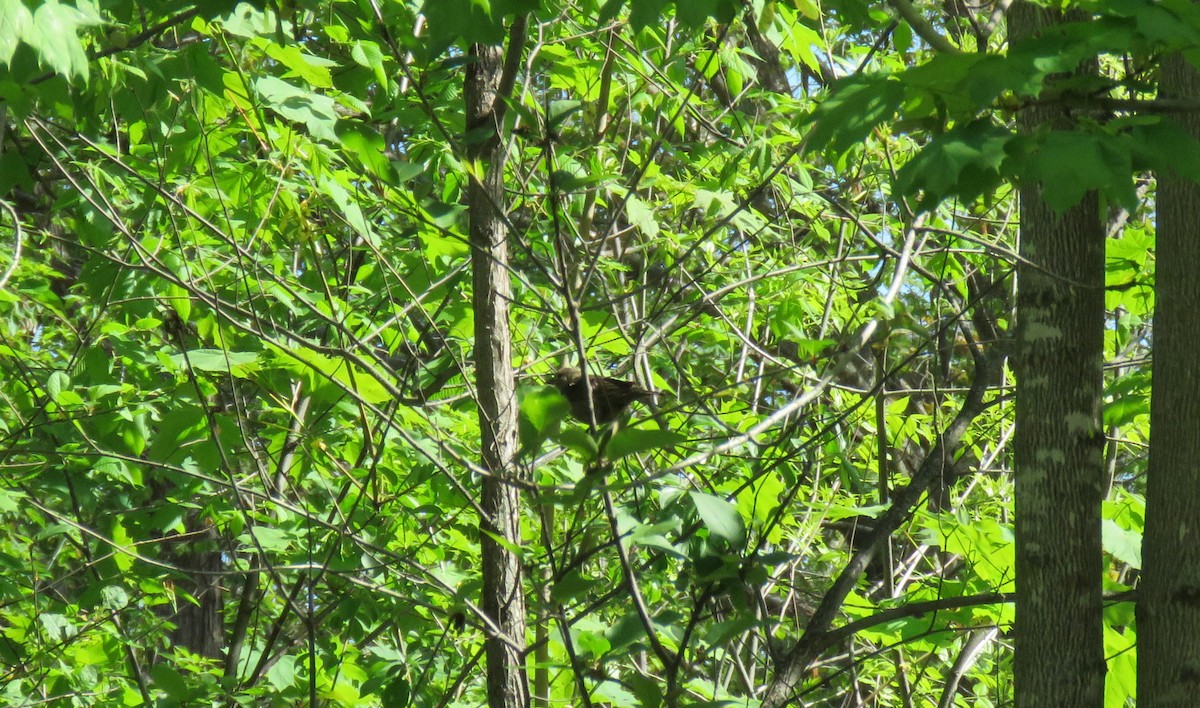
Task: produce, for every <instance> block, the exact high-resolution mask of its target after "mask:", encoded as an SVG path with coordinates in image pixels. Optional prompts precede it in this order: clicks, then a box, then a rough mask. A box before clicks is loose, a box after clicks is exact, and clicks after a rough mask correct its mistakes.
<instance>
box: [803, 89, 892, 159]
mask: <svg viewBox="0 0 1200 708" xmlns="http://www.w3.org/2000/svg"><path fill="white" fill-rule="evenodd" d="M903 99H904V85H903V84H901V83H900V82H899V81H897V80H896V79H895V78H894V77H892V76H855V77H852V78H849V79H843V80H841V81H839V82H838V83H836V84H835V85H834V86H833V88H832V89H831V90H830V94H829V96H828V97H827V98H826V99H825V100H824V101H821V103H820V104H819V105H818V106H817V108H816V109H815V110H814V111H813V112H812V115H811V116H810V117H809V120H810V121H811V122H812V123H813V127H812V130H811V131H810V132H809V134H808V150H809V151H810V152H815V151H817V150H820V149H822V148H824V147H829V148H830V149H831V150H833V152H834V153H836V154H841V153H844V152H846V151H847V150H849V149H850V148H852V147H854V146H855V145H860V144H861V143H862V142H863V141H864V140H866V138H867V136H869V135H870V134H871V132H872V131H873V130H875V128H876V127H877V126H878V125H879V124H880V123H882V122H884V121H886V120H888V119H890V118H892V117H893V116H894V115H895V114H896V111H897V109H898V108H899V107H900V102H901V101H902V100H903Z"/></svg>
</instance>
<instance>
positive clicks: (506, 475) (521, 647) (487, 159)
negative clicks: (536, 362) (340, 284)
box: [466, 45, 529, 708]
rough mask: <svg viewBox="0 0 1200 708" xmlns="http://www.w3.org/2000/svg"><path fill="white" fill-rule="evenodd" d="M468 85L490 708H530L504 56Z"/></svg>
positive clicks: (473, 68) (482, 50)
mask: <svg viewBox="0 0 1200 708" xmlns="http://www.w3.org/2000/svg"><path fill="white" fill-rule="evenodd" d="M468 61H469V63H468V65H467V78H466V102H467V124H466V140H467V157H468V158H469V159H470V161H471V162H472V164H474V165H478V166H479V167H480V168H481V170H482V172H481V173H480V174H478V175H477V176H476V177H477V178H472V179H471V183H470V186H469V187H468V190H467V200H468V209H469V212H470V218H471V262H472V268H473V270H474V308H475V385H476V394H477V397H478V403H479V428H480V443H481V444H482V448H483V449H482V460H483V466H484V468H486V469H487V470H488V472H489V475H488V476H486V477H484V479H483V496H482V499H481V505H480V506H481V508H482V513H483V518H481V519H480V520H479V530H480V547H481V549H482V556H483V603H482V604H483V610H484V612H485V613H486V615H487V616H488V619H489V620H490V622H491V626H490V627H487V628H485V631H486V632H487V642H486V655H487V684H488V704H489V705H490V706H492V707H493V708H501V707H504V708H524V707H525V706H527V705H529V685H528V681H527V679H526V674H525V665H524V663H525V596H524V594H523V593H524V587H523V582H522V569H521V559H520V557H519V556H518V555H517V554H515V553H513V552H512V551H511V550H509V549H510V548H512V547H516V546H519V545H520V543H521V517H520V512H521V500H520V496H519V494H518V488H517V487H516V485H514V484H513V482H514V481H515V480H514V475H515V474H516V469H515V467H514V465H513V462H514V460H515V458H516V454H517V399H516V394H515V385H514V374H513V368H512V337H511V333H510V330H509V322H508V316H509V308H508V303H509V301H510V300H511V299H512V284H511V282H510V281H509V268H508V242H507V233H506V229H505V227H504V220H503V218H502V215H501V213H500V209H502V208H503V204H504V160H505V149H504V143H503V142H502V141H501V139H500V131H501V123H502V121H501V115H502V112H503V101H502V100H501V96H500V93H499V92H500V90H501V83H502V81H501V79H502V76H503V74H504V61H503V52H502V51H501V48H500V47H497V46H483V45H475V46H473V47H472V48H471V52H470V56H469V57H468Z"/></svg>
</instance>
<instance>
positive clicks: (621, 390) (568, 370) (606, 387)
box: [550, 366, 657, 425]
mask: <svg viewBox="0 0 1200 708" xmlns="http://www.w3.org/2000/svg"><path fill="white" fill-rule="evenodd" d="M550 383H551V385H553V386H554V387H555V388H557V389H558V392H559V393H561V394H562V395H563V398H565V399H567V402H568V403H570V404H571V415H573V416H575V418H576V419H578V420H581V421H583V422H584V423H591V422H592V416H591V415H589V413H588V395H587V389H586V388H585V387H584V385H583V373H582V372H581V371H579V369H576V368H575V367H573V366H564V367H563V368H561V369H559V370H558V373H557V374H555V375H554V378H552V379H551V381H550ZM588 383H589V384H591V387H592V411H593V412H594V413H595V414H596V418H595V422H596V423H597V424H598V425H602V424H604V423H611V422H612V421H614V420H616V419H617V417H618V416H620V415H621V413H622V412H624V411H625V408H626V407H628V406H629V404H630V403H633V402H634V401H653V400H654V397H655V396H656V395H657V394H655V393H654V392H653V391H647V390H646V389H644V388H642V387H641V386H640V385H639V384H638V383H636V382H634V381H622V380H620V379H613V378H609V377H607V376H588Z"/></svg>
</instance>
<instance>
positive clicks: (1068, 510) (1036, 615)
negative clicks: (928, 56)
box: [1009, 2, 1106, 708]
mask: <svg viewBox="0 0 1200 708" xmlns="http://www.w3.org/2000/svg"><path fill="white" fill-rule="evenodd" d="M1063 19H1064V18H1063V16H1062V15H1060V14H1057V13H1054V12H1051V11H1047V10H1044V9H1041V8H1038V7H1036V6H1034V5H1031V4H1029V3H1025V2H1019V3H1015V4H1014V5H1013V7H1012V10H1011V11H1010V15H1009V38H1010V41H1018V40H1019V39H1022V38H1026V37H1029V36H1031V35H1034V34H1036V33H1038V32H1040V31H1042V30H1043V29H1045V28H1047V27H1049V26H1051V25H1053V24H1055V23H1058V22H1061V21H1063ZM1094 70H1095V69H1094V63H1093V64H1092V65H1091V66H1085V67H1083V68H1082V69H1081V71H1085V72H1086V71H1094ZM1073 124H1074V122H1073V119H1072V118H1071V116H1070V115H1069V114H1068V113H1067V112H1066V111H1065V109H1063V108H1062V107H1060V106H1056V105H1054V104H1053V102H1046V103H1040V104H1035V105H1031V106H1028V107H1026V108H1025V109H1024V110H1022V111H1021V114H1020V117H1019V125H1020V128H1021V130H1022V131H1023V132H1025V133H1034V132H1036V131H1038V130H1039V129H1045V128H1047V127H1052V128H1057V129H1070V128H1071V127H1072V126H1073ZM1020 198H1021V246H1020V254H1021V256H1022V258H1023V259H1024V260H1023V261H1022V263H1021V265H1020V266H1019V268H1018V271H1017V274H1018V287H1017V317H1018V320H1019V321H1018V326H1017V362H1016V373H1017V389H1016V390H1017V402H1016V434H1015V438H1014V466H1015V476H1016V492H1015V495H1016V544H1017V558H1016V565H1017V567H1016V581H1017V593H1016V594H1017V611H1016V655H1015V665H1014V686H1015V693H1016V705H1017V707H1018V708H1023V707H1028V708H1044V707H1045V706H1057V707H1059V708H1068V707H1070V706H1101V705H1103V702H1104V672H1105V662H1104V643H1103V633H1102V623H1101V620H1102V617H1101V613H1102V596H1101V581H1102V578H1103V555H1102V548H1101V536H1100V504H1101V501H1102V499H1103V495H1104V488H1105V483H1106V479H1105V470H1104V455H1103V453H1104V434H1103V429H1102V427H1101V417H1100V405H1101V393H1102V388H1103V379H1102V368H1101V366H1102V363H1103V354H1104V351H1103V346H1104V224H1103V221H1102V219H1101V215H1100V206H1099V200H1098V198H1097V196H1096V195H1095V193H1089V194H1088V195H1087V196H1086V197H1085V198H1084V199H1083V201H1082V203H1080V204H1078V205H1077V206H1075V207H1073V208H1071V209H1069V210H1068V211H1066V212H1065V213H1063V214H1057V213H1055V212H1054V211H1053V210H1051V208H1050V207H1049V206H1048V205H1047V204H1046V203H1045V201H1044V200H1043V199H1042V185H1040V184H1038V183H1036V182H1033V181H1028V182H1026V183H1024V184H1022V185H1021V192H1020Z"/></svg>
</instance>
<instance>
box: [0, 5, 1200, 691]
mask: <svg viewBox="0 0 1200 708" xmlns="http://www.w3.org/2000/svg"><path fill="white" fill-rule="evenodd" d="M1078 6H1079V7H1080V8H1082V9H1084V10H1086V11H1087V12H1089V13H1090V16H1089V21H1086V22H1079V23H1074V24H1067V25H1064V26H1063V27H1062V28H1061V30H1060V31H1057V32H1053V33H1048V34H1047V35H1045V36H1043V37H1040V38H1037V39H1036V40H1034V41H1030V42H1027V43H1024V44H1022V45H1020V46H1011V47H1010V46H1008V44H1007V41H1006V38H1005V34H1004V26H1003V8H1002V7H991V6H984V7H975V6H968V5H966V4H962V3H946V4H945V5H943V4H940V3H921V4H917V5H915V6H914V5H911V4H909V3H908V2H907V0H897V1H896V2H893V3H890V4H883V3H862V2H857V1H855V0H836V1H835V2H833V3H831V4H827V5H824V6H819V5H817V4H815V3H811V2H807V1H806V0H795V1H793V2H783V1H780V0H769V1H759V2H747V3H745V4H744V5H743V4H742V3H735V2H733V1H732V0H707V1H696V2H692V1H690V0H689V1H687V2H685V1H684V0H680V1H679V2H678V3H670V2H665V0H629V2H621V1H620V0H609V1H608V2H603V3H601V2H597V1H596V0H578V1H576V2H548V1H541V2H539V1H538V0H504V1H501V0H495V1H494V2H491V3H486V2H471V1H468V0H430V1H429V2H426V3H425V4H424V6H422V5H421V4H419V3H413V2H379V3H356V2H331V3H312V2H297V3H278V4H277V5H276V4H261V3H242V4H237V5H233V4H230V3H218V2H212V3H180V2H175V1H173V0H164V1H162V2H154V3H128V2H120V1H113V2H107V1H101V2H94V3H87V2H79V3H78V4H76V5H68V4H61V3H58V2H53V1H50V2H43V3H35V2H20V1H19V0H0V111H2V113H0V115H2V117H3V121H0V131H3V133H0V210H2V220H0V223H2V224H3V231H2V232H0V234H2V236H3V238H4V241H5V244H6V246H8V248H7V249H6V250H5V251H4V252H3V258H2V261H0V268H2V272H0V284H2V285H3V289H0V367H2V368H0V372H2V376H0V396H2V401H3V404H2V405H0V469H2V471H3V480H4V483H3V485H0V517H2V520H3V523H2V525H0V528H2V531H0V567H2V569H3V570H2V572H0V677H2V678H0V685H2V686H3V689H2V693H3V700H4V701H5V702H8V703H12V704H14V705H22V704H31V703H36V702H39V701H62V702H63V703H64V704H65V703H66V702H68V701H70V702H74V703H78V704H90V703H95V702H104V703H121V702H123V703H126V704H130V705H134V704H139V703H141V702H143V701H145V702H151V701H162V702H164V703H168V704H170V703H174V704H179V703H184V702H187V703H189V704H199V703H206V702H215V701H218V700H220V701H224V700H230V701H233V702H236V703H240V704H244V705H266V704H271V705H296V704H297V703H298V702H304V701H311V700H320V701H324V702H328V703H330V704H344V705H361V704H366V705H406V704H408V703H412V704H419V705H478V704H480V703H482V702H483V701H484V700H485V685H484V683H483V682H482V680H481V676H482V670H481V664H482V661H483V657H482V647H483V637H484V636H485V633H486V632H487V631H488V629H487V622H486V618H485V617H484V616H483V613H482V612H481V611H480V606H481V603H480V597H479V596H480V590H481V580H480V575H479V564H480V540H479V532H478V527H479V514H478V489H479V486H480V481H481V478H482V476H483V475H486V474H488V470H485V469H483V468H482V467H481V466H480V464H479V458H480V451H479V445H480V442H479V441H480V430H479V423H478V417H477V410H476V406H475V403H474V400H475V395H476V392H477V389H476V386H477V382H476V379H475V377H474V374H473V368H474V367H473V362H472V358H471V357H472V337H473V331H474V330H473V322H474V316H475V313H474V312H473V310H472V307H471V288H472V278H471V269H470V255H471V253H470V246H469V245H468V240H467V236H466V233H467V230H466V229H467V207H466V205H465V203H464V199H465V192H466V185H467V184H468V183H469V182H470V180H471V179H473V178H478V170H479V166H478V165H477V164H473V163H472V162H471V161H470V160H468V159H467V158H466V155H467V154H468V150H467V148H468V146H469V145H470V144H471V143H472V141H474V140H479V139H480V136H479V135H477V134H472V133H470V132H468V131H466V129H465V121H464V108H463V73H464V62H465V59H464V57H465V56H466V54H465V47H467V46H468V45H469V44H470V43H472V42H488V43H501V44H503V45H504V46H505V48H506V51H507V52H508V56H509V57H511V58H512V60H513V64H512V66H513V67H514V69H515V73H514V79H515V82H514V86H513V89H512V93H511V96H510V97H509V98H508V102H509V103H508V112H507V119H506V123H505V125H504V126H503V130H504V133H503V139H504V140H506V141H507V143H508V146H509V151H510V154H509V160H508V163H507V164H508V167H507V172H506V174H505V187H506V193H507V199H508V203H507V204H503V205H496V206H497V208H500V209H502V211H503V213H504V216H505V219H506V223H507V227H508V233H509V249H510V253H511V257H512V259H513V260H512V265H511V275H512V282H513V289H514V294H513V300H512V303H511V306H512V308H513V316H512V325H513V338H514V352H515V355H514V361H513V362H512V364H513V366H514V367H516V368H517V370H518V378H519V381H520V383H521V386H520V390H519V397H520V406H521V413H522V418H521V425H522V428H521V432H522V435H521V443H522V450H521V453H520V457H519V460H518V465H519V467H520V471H521V493H522V499H523V503H524V509H525V513H524V514H523V516H522V518H521V528H522V537H523V543H522V545H521V546H520V548H519V552H520V554H521V556H522V558H523V560H524V564H525V568H526V575H527V588H526V591H527V592H526V595H527V597H528V604H529V623H530V627H531V631H530V636H529V637H527V638H525V639H526V641H527V642H528V645H529V647H530V655H529V656H530V658H529V668H530V673H531V676H535V683H538V681H537V680H536V679H537V677H538V675H540V677H541V682H540V688H539V689H537V690H535V695H547V696H549V697H550V698H551V699H552V700H556V701H559V702H560V704H575V705H584V704H588V703H589V702H590V704H595V705H658V704H661V703H663V702H664V701H665V702H669V703H679V704H684V705H698V704H703V703H704V702H706V701H711V702H721V701H733V702H734V703H736V704H738V705H744V704H746V702H747V701H751V702H752V701H754V700H757V699H759V698H761V697H762V695H763V690H764V688H765V687H766V686H767V685H769V684H770V683H771V681H772V680H774V679H775V678H776V674H777V670H778V669H779V667H780V666H781V665H784V664H785V663H787V661H788V657H794V656H799V655H801V654H803V653H804V652H811V655H812V657H813V658H812V660H811V661H806V662H804V668H805V669H806V672H805V673H804V676H803V680H802V682H801V684H800V685H799V687H798V688H797V695H798V696H799V697H800V698H801V699H802V700H804V701H806V702H809V703H811V704H814V705H825V704H830V705H835V704H838V703H840V702H842V701H845V702H847V704H854V705H859V704H861V705H912V704H922V705H924V704H938V703H939V701H940V702H941V703H940V704H941V705H955V704H957V705H972V706H989V705H1003V704H1006V703H1010V702H1011V700H1012V695H1011V682H1012V678H1011V671H1012V656H1011V644H1010V642H1009V641H1008V635H1007V631H1008V630H1009V629H1010V626H1011V621H1012V612H1013V608H1012V605H1011V604H1010V600H1011V596H1010V593H1011V592H1012V590H1013V582H1014V577H1013V553H1014V551H1013V542H1012V531H1011V512H1012V499H1011V477H1010V474H1009V473H1010V471H1011V470H1010V463H1011V449H1010V442H1011V438H1012V431H1013V423H1012V421H1013V411H1012V400H1011V396H1010V395H1009V394H1010V391H1011V384H1012V377H1011V370H1010V368H1009V361H1008V357H1009V354H1010V350H1009V342H1010V340H1011V333H1012V329H1013V321H1014V320H1013V303H1014V300H1013V291H1014V287H1015V286H1014V282H1013V278H1012V274H1013V271H1014V268H1015V265H1016V256H1015V249H1016V246H1015V244H1016V227H1017V224H1016V213H1015V210H1016V206H1015V199H1014V191H1013V184H1014V183H1018V182H1020V181H1021V180H1038V181H1041V182H1042V184H1043V185H1044V188H1045V192H1046V199H1047V201H1048V202H1050V203H1051V204H1052V205H1054V206H1057V207H1060V208H1065V207H1067V206H1071V205H1073V204H1075V203H1077V202H1078V201H1079V200H1080V199H1081V198H1082V196H1083V194H1084V193H1085V192H1087V191H1088V190H1097V191H1098V192H1099V193H1100V194H1101V195H1102V197H1103V200H1104V208H1105V214H1106V216H1107V218H1108V221H1109V224H1110V239H1109V240H1108V243H1107V279H1108V283H1107V285H1108V288H1107V294H1106V297H1107V303H1106V304H1107V307H1108V310H1109V314H1110V317H1111V319H1110V321H1109V323H1108V327H1107V330H1106V333H1105V336H1106V352H1107V355H1108V366H1107V372H1108V373H1107V380H1106V384H1107V392H1108V400H1107V402H1106V408H1105V411H1104V416H1105V418H1104V420H1105V424H1106V426H1107V433H1108V436H1107V437H1108V448H1107V460H1108V463H1109V469H1110V471H1111V476H1112V478H1111V488H1110V490H1109V495H1108V500H1107V502H1106V504H1105V519H1104V522H1103V523H1104V532H1105V534H1104V542H1105V550H1106V553H1107V554H1108V557H1107V560H1108V567H1107V572H1106V574H1105V578H1104V581H1105V583H1106V587H1107V589H1108V590H1110V591H1111V592H1113V593H1118V592H1120V591H1123V590H1125V589H1127V588H1128V587H1129V586H1130V585H1131V584H1132V579H1133V574H1134V573H1136V571H1137V569H1138V568H1139V567H1140V537H1141V530H1142V519H1143V510H1144V505H1143V502H1142V497H1141V491H1142V489H1143V487H1142V473H1143V471H1144V469H1145V445H1146V442H1147V439H1148V423H1147V415H1148V412H1149V406H1148V387H1149V370H1148V367H1147V366H1146V357H1147V351H1148V335H1149V327H1148V322H1149V318H1150V314H1151V312H1152V310H1153V305H1154V297H1153V289H1152V286H1153V270H1154V261H1153V255H1152V247H1153V243H1154V229H1153V224H1152V223H1150V222H1149V221H1148V220H1147V216H1148V215H1150V214H1152V212H1153V203H1154V202H1153V199H1154V183H1153V181H1152V179H1150V178H1149V177H1148V176H1147V175H1148V171H1149V170H1171V171H1174V172H1177V173H1179V174H1181V175H1183V176H1185V177H1195V176H1197V172H1196V171H1197V170H1200V159H1197V158H1198V157H1200V155H1198V148H1197V147H1196V145H1195V143H1193V142H1192V141H1190V140H1189V139H1187V138H1186V137H1185V136H1184V134H1183V133H1182V131H1181V130H1180V129H1179V128H1177V127H1176V126H1175V124H1174V123H1173V122H1172V121H1171V119H1170V113H1169V112H1168V111H1166V110H1157V109H1156V108H1155V107H1154V106H1151V105H1150V104H1151V103H1152V102H1151V101H1150V99H1152V98H1154V91H1155V85H1154V81H1155V75H1154V70H1155V67H1156V62H1157V61H1158V57H1159V56H1160V55H1161V54H1162V53H1163V52H1165V51H1169V50H1176V49H1189V48H1193V47H1195V46H1197V44H1200V34H1198V33H1200V19H1198V18H1197V16H1196V10H1195V9H1193V8H1192V7H1191V6H1190V4H1188V3H1174V2H1165V3H1151V2H1141V1H1139V0H1123V1H1121V2H1116V1H1114V2H1087V3H1080V4H1078ZM526 13H528V14H529V24H528V29H527V30H526V32H525V33H524V35H523V36H522V37H520V41H519V42H518V43H517V44H516V45H515V46H514V45H513V40H512V37H513V36H515V35H510V34H509V32H508V28H509V27H510V26H512V25H513V24H514V18H516V17H518V16H521V15H524V14H526ZM1095 56H1100V57H1101V71H1100V74H1099V75H1098V76H1097V77H1094V80H1092V81H1091V82H1089V83H1083V82H1079V84H1080V85H1071V86H1067V87H1065V88H1061V87H1060V88H1061V93H1060V94H1058V95H1057V96H1056V98H1055V99H1039V100H1061V101H1064V102H1070V103H1071V104H1072V105H1077V106H1078V111H1079V112H1080V114H1081V115H1082V116H1083V117H1084V118H1083V121H1082V123H1083V127H1082V128H1081V129H1079V130H1074V131H1051V130H1047V131H1044V132H1042V133H1040V134H1034V135H1022V134H1019V133H1017V132H1016V131H1015V130H1014V129H1013V116H1014V111H1016V110H1018V109H1019V108H1020V107H1021V106H1022V105H1023V104H1024V103H1026V102H1028V101H1031V100H1034V99H1033V98H1032V97H1034V96H1038V95H1039V94H1040V93H1041V90H1042V88H1043V86H1044V85H1045V84H1046V83H1047V82H1048V81H1050V77H1051V76H1052V75H1054V74H1055V73H1057V72H1064V71H1069V70H1070V69H1073V68H1074V67H1075V66H1077V65H1078V64H1079V63H1080V62H1081V61H1083V60H1084V59H1086V58H1091V57H1095ZM581 363H585V364H586V365H587V367H588V370H589V371H590V372H591V373H592V374H594V375H596V376H613V377H617V378H621V379H627V380H633V379H636V380H639V381H641V382H642V385H644V386H646V387H647V388H652V389H654V390H657V391H660V392H661V393H660V394H659V396H658V397H657V401H656V402H653V403H651V404H649V405H647V404H644V403H638V404H635V405H634V406H633V407H632V409H631V411H632V419H631V420H627V421H626V422H625V424H624V425H622V426H620V427H619V429H617V430H615V431H614V430H613V429H611V428H608V427H604V428H603V429H601V430H589V426H587V425H583V424H580V423H579V422H577V421H575V420H573V419H571V418H568V417H566V414H567V405H566V403H565V402H564V401H563V399H562V398H561V396H559V395H557V394H556V393H555V392H554V389H553V388H551V387H549V386H547V385H546V382H547V380H548V379H549V377H550V376H551V374H552V373H553V372H555V371H556V370H557V369H558V368H559V367H560V366H561V365H563V364H570V365H576V366H578V365H580V364H581ZM888 509H890V510H892V511H891V512H888V513H892V514H893V515H894V517H888V516H887V513H885V510H888ZM893 521H894V524H892V522H893ZM886 524H892V525H893V526H899V530H898V532H897V533H894V534H891V533H890V531H891V529H886V530H885V531H880V530H879V529H880V528H882V526H881V525H886ZM876 532H878V533H879V534H882V535H881V537H880V538H879V539H875V538H874V536H873V534H876ZM864 538H867V539H871V540H873V541H875V542H877V543H879V544H881V545H880V546H879V552H877V553H875V554H874V556H873V557H871V556H869V555H867V554H865V553H863V552H862V550H863V548H864V544H863V539H864ZM852 556H855V557H856V558H857V559H858V563H859V565H857V566H856V565H854V564H850V566H848V565H847V561H848V559H849V558H851V557H852ZM860 575H861V577H860ZM839 577H840V578H841V582H842V585H840V586H838V585H836V584H835V579H838V578H839ZM839 587H840V588H841V589H840V590H838V588H839ZM1105 620H1106V629H1105V637H1106V647H1105V655H1106V657H1107V659H1108V664H1109V674H1108V684H1107V692H1108V695H1107V699H1108V701H1109V704H1110V705H1125V703H1126V702H1127V701H1128V700H1131V697H1132V695H1133V676H1134V674H1133V661H1134V660H1133V653H1132V651H1130V648H1131V647H1132V645H1133V643H1134V636H1135V635H1134V632H1133V630H1132V628H1131V627H1130V625H1131V624H1132V610H1131V606H1130V605H1129V604H1128V603H1122V602H1114V603H1113V604H1112V605H1111V606H1110V607H1109V609H1108V613H1107V615H1106V618H1105ZM806 628H807V631H808V634H807V635H805V632H806ZM802 635H805V640H806V641H807V642H808V643H807V644H804V643H801V644H799V645H798V644H797V640H798V639H800V637H801V636H802ZM798 647H799V648H798ZM539 690H540V691H541V692H540V693H539ZM585 694H586V695H587V696H590V698H584V697H583V696H584V695H585ZM955 701H957V703H955Z"/></svg>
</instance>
